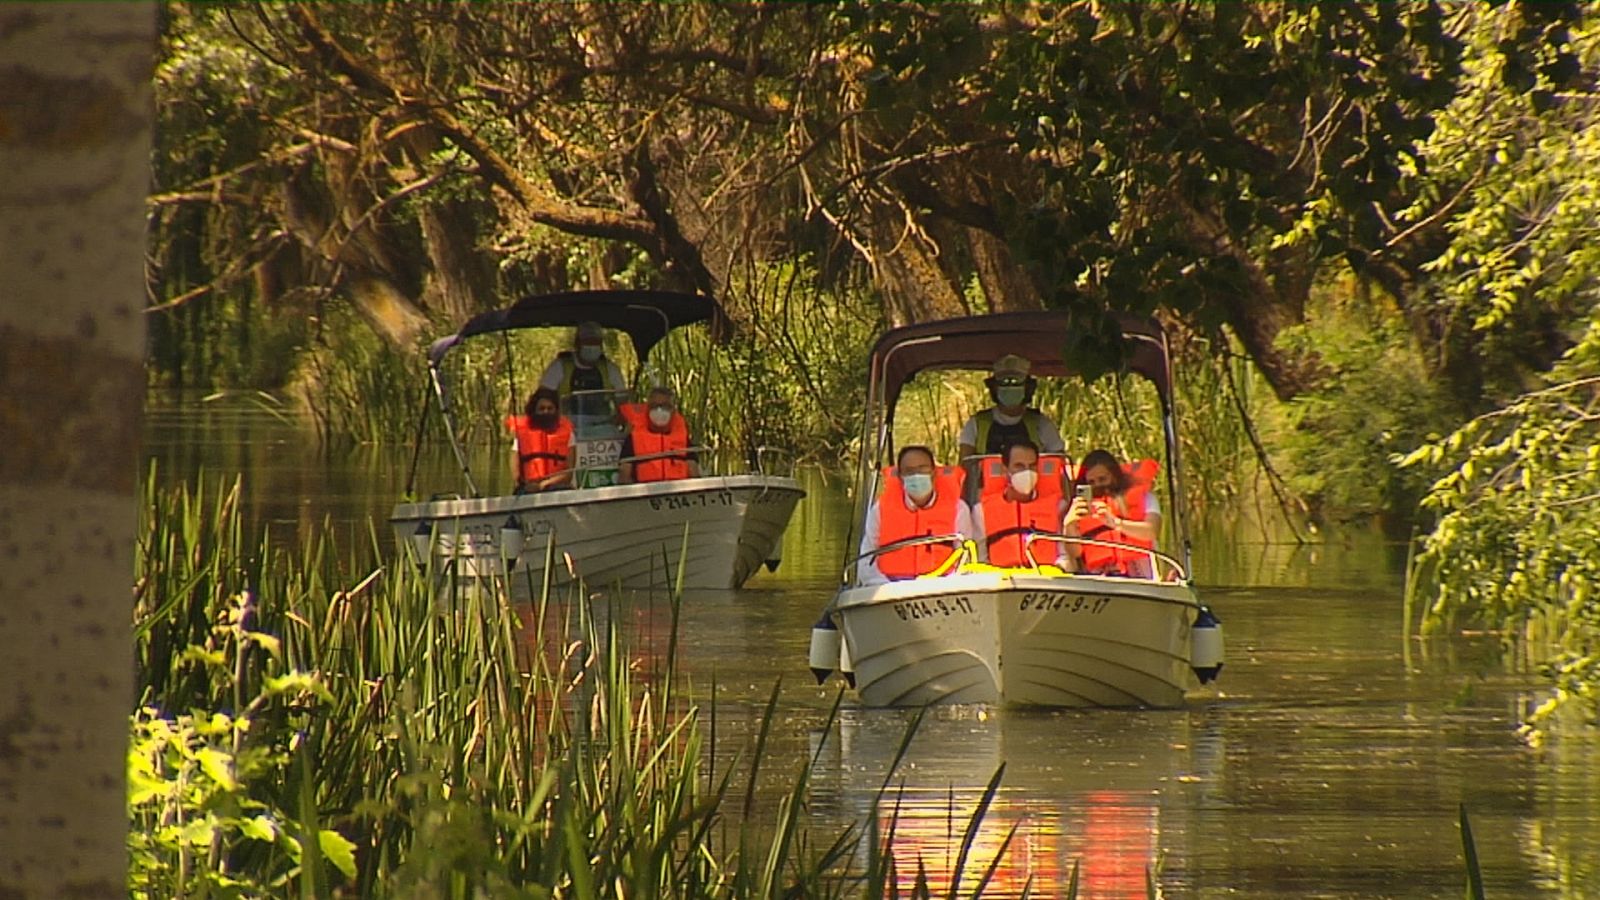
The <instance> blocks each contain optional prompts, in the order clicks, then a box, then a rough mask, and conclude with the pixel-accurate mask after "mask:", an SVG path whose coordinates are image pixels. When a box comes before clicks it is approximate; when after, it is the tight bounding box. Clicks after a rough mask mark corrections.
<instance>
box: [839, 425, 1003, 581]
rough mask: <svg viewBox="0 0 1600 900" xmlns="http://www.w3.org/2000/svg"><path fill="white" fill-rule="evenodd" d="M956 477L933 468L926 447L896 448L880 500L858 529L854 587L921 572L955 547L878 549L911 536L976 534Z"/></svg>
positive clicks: (958, 474) (956, 471) (958, 472)
mask: <svg viewBox="0 0 1600 900" xmlns="http://www.w3.org/2000/svg"><path fill="white" fill-rule="evenodd" d="M961 474H962V473H961V470H959V469H954V468H948V467H945V468H936V467H935V466H934V464H933V451H932V450H929V449H928V448H927V447H922V446H918V445H916V444H912V445H908V446H905V447H901V448H900V453H899V455H898V456H897V457H896V458H895V467H894V468H893V469H892V470H890V471H888V472H885V473H884V490H883V496H882V497H881V498H879V499H877V500H874V501H872V505H871V506H869V507H868V508H867V518H866V522H865V523H864V524H863V526H862V528H861V557H862V558H861V562H860V563H859V564H857V566H856V581H857V583H858V584H861V585H869V584H883V583H884V582H886V581H889V580H890V579H895V580H898V579H902V578H915V577H917V576H918V575H923V574H926V573H928V572H931V571H933V570H934V569H936V568H938V567H939V564H940V563H943V562H944V561H945V559H946V558H947V557H948V556H949V555H950V551H951V550H952V549H954V548H952V547H951V546H950V545H948V544H943V543H938V544H919V545H916V546H912V547H902V548H900V549H899V550H892V551H890V552H888V553H882V554H874V553H873V551H874V550H877V549H878V548H879V547H882V546H885V545H888V544H893V543H894V542H896V541H903V540H906V539H907V538H913V537H931V536H936V535H943V534H958V535H961V536H962V537H964V538H966V537H971V536H972V535H973V534H975V532H974V531H973V530H972V513H971V510H969V509H968V508H967V504H965V503H963V502H962V501H961ZM897 507H898V508H897ZM869 554H871V555H869Z"/></svg>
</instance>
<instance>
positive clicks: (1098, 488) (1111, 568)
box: [1063, 450, 1161, 578]
mask: <svg viewBox="0 0 1600 900" xmlns="http://www.w3.org/2000/svg"><path fill="white" fill-rule="evenodd" d="M1155 467H1156V464H1155V461H1154V460H1142V461H1141V462H1140V463H1139V464H1138V465H1136V466H1123V465H1122V464H1121V463H1119V462H1117V458H1116V457H1115V456H1113V455H1112V454H1111V452H1110V451H1109V450H1091V451H1090V452H1089V453H1088V454H1087V455H1085V456H1084V457H1083V465H1082V466H1080V467H1079V469H1078V479H1077V483H1078V484H1086V485H1089V487H1090V488H1091V490H1092V492H1093V495H1094V499H1093V500H1092V501H1090V502H1088V503H1085V502H1084V501H1083V500H1082V499H1081V498H1078V497H1074V498H1073V500H1072V505H1071V506H1070V507H1068V508H1067V515H1066V520H1065V522H1066V524H1065V527H1064V529H1063V531H1064V533H1066V534H1073V535H1081V536H1083V537H1086V538H1094V539H1095V540H1099V541H1106V542H1109V543H1116V544H1126V545H1128V546H1129V547H1130V548H1132V549H1130V550H1119V549H1117V548H1116V547H1107V546H1104V545H1100V544H1083V545H1074V546H1073V548H1072V552H1073V555H1074V556H1075V557H1077V559H1078V569H1079V571H1083V572H1089V573H1093V574H1096V575H1125V576H1128V577H1131V578H1151V577H1154V566H1153V565H1152V562H1151V559H1150V557H1149V555H1147V554H1145V553H1142V552H1140V550H1139V548H1145V549H1152V550H1153V549H1155V546H1156V537H1157V536H1158V535H1160V534H1161V503H1160V501H1159V500H1157V499H1156V494H1155V491H1154V490H1152V489H1151V488H1152V485H1151V481H1152V479H1154V477H1155Z"/></svg>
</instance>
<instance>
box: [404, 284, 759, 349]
mask: <svg viewBox="0 0 1600 900" xmlns="http://www.w3.org/2000/svg"><path fill="white" fill-rule="evenodd" d="M580 322H597V323H599V324H600V326H601V327H603V328H610V329H614V330H616V331H622V332H626V333H627V335H628V337H629V339H631V340H632V341H633V350H634V353H635V355H637V356H638V358H639V359H644V358H645V357H646V356H647V355H648V354H649V353H650V348H651V347H654V346H655V345H656V344H657V343H658V342H660V340H661V339H662V338H664V337H666V336H667V333H668V332H670V331H672V330H673V329H675V328H679V327H681V326H684V325H693V324H695V323H696V322H710V323H711V329H712V334H713V335H714V336H717V337H720V336H721V335H723V334H725V333H726V331H727V327H726V326H727V319H726V318H725V317H724V315H723V312H722V307H720V306H718V305H717V301H715V300H713V299H711V298H710V297H704V296H701V295H699V294H683V293H678V292H675V291H567V292H565V293H560V294H535V295H534V296H532V297H524V298H523V299H521V300H518V301H517V302H516V303H513V304H511V305H510V306H507V307H505V308H504V309H497V310H493V311H491V312H486V313H480V314H478V315H476V316H473V317H472V318H470V319H468V320H467V321H466V324H464V325H462V326H461V330H459V331H457V332H456V333H455V334H452V335H450V336H449V337H443V338H440V339H439V340H437V341H434V342H433V344H432V345H431V346H430V347H429V348H428V364H429V365H431V366H434V367H437V366H438V365H439V361H440V360H441V359H443V358H444V355H445V354H446V353H448V352H449V351H450V348H452V347H454V346H456V345H457V344H459V343H461V342H462V341H464V340H466V339H467V338H469V337H474V336H476V335H480V334H493V333H495V332H497V331H514V330H517V329H522V328H555V327H560V326H563V325H569V326H575V325H577V324H579V323H580Z"/></svg>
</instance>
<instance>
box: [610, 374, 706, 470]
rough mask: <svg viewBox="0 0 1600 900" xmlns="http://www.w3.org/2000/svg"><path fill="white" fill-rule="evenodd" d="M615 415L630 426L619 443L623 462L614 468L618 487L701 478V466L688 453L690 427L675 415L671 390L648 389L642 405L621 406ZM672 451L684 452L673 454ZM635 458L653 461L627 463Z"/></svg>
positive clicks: (675, 408)
mask: <svg viewBox="0 0 1600 900" xmlns="http://www.w3.org/2000/svg"><path fill="white" fill-rule="evenodd" d="M617 412H618V414H619V415H621V416H622V418H623V420H624V421H626V422H627V423H628V426H629V427H628V436H627V437H626V438H624V439H623V441H622V462H621V464H620V465H619V466H618V468H617V473H618V475H619V481H620V483H622V484H635V483H643V482H648V481H674V480H676V479H679V478H699V477H700V464H699V463H698V462H697V461H696V460H695V455H694V452H693V451H690V450H689V444H690V441H689V425H688V423H686V422H684V420H683V416H682V415H679V413H678V409H677V401H676V398H675V397H674V395H673V393H672V389H671V388H665V387H656V388H651V389H650V394H649V396H648V398H647V399H646V401H645V403H643V404H639V403H627V404H623V405H622V406H620V407H618V409H617ZM675 450H679V451H684V452H681V453H673V452H672V451H675ZM658 454H670V455H666V456H660V455H658ZM635 456H650V457H654V458H653V459H641V460H638V461H637V462H635V461H632V460H630V459H629V457H635Z"/></svg>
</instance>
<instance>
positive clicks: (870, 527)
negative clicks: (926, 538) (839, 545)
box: [856, 498, 982, 585]
mask: <svg viewBox="0 0 1600 900" xmlns="http://www.w3.org/2000/svg"><path fill="white" fill-rule="evenodd" d="M908 499H909V498H908ZM906 509H911V506H910V504H907V505H906ZM972 527H973V526H972V510H970V509H968V508H967V504H965V503H963V502H962V501H960V500H957V501H956V533H957V534H960V535H961V536H962V537H966V538H971V537H973V536H974V535H977V534H981V533H982V532H978V531H973V530H972ZM980 543H981V542H980ZM876 549H878V501H876V500H874V501H872V505H871V506H869V507H867V522H866V525H865V526H864V527H863V528H862V529H861V553H862V554H863V555H864V554H867V553H871V552H872V551H874V550H876ZM888 580H889V576H887V575H885V574H883V573H882V572H880V571H878V558H877V557H876V556H872V557H866V558H863V559H862V560H861V562H859V563H857V564H856V581H857V582H858V583H860V584H862V585H868V584H884V583H885V582H887V581H888Z"/></svg>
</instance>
